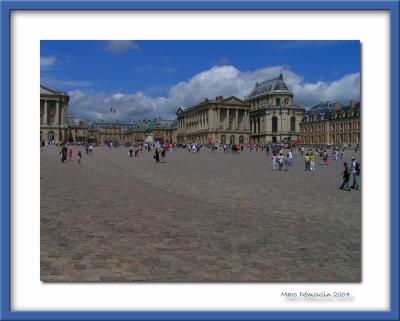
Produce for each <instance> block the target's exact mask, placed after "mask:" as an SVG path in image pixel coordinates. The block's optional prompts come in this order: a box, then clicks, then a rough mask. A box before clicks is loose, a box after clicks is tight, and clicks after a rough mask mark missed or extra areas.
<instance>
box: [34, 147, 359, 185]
mask: <svg viewBox="0 0 400 321" xmlns="http://www.w3.org/2000/svg"><path fill="white" fill-rule="evenodd" d="M57 145H58V144H57ZM44 146H45V145H44V144H43V142H41V149H44ZM60 146H61V151H60V156H61V162H63V163H64V162H65V161H72V160H74V156H75V158H76V160H77V163H78V164H82V158H83V156H82V152H81V150H80V148H81V147H83V148H84V149H85V152H86V155H87V156H88V157H90V156H92V155H93V150H94V146H95V145H94V144H90V143H83V144H76V143H67V144H60ZM103 146H105V147H106V148H107V149H109V150H112V149H113V148H118V147H120V146H124V147H126V148H128V156H129V157H130V158H133V157H134V158H139V155H140V154H142V153H143V152H144V151H147V152H151V151H153V153H154V154H153V159H154V161H155V162H156V163H165V162H166V158H167V153H170V152H172V151H175V150H176V149H183V150H185V149H186V150H187V151H188V152H189V153H199V152H201V151H202V150H205V151H206V150H208V151H211V152H217V151H219V150H221V151H222V152H223V153H224V154H226V153H228V154H233V155H238V154H240V153H243V152H253V151H254V152H265V154H266V156H267V157H271V161H272V170H273V171H275V170H279V171H289V168H290V167H292V166H294V155H298V157H300V158H303V159H304V168H305V169H304V170H305V171H309V172H314V171H315V170H316V164H317V162H318V161H319V165H321V166H328V165H329V160H332V161H343V160H344V159H345V150H346V149H345V148H342V149H339V148H338V147H331V148H329V149H326V148H321V147H317V148H315V149H312V148H308V149H306V148H305V147H304V146H302V145H296V146H295V145H290V144H261V145H260V144H241V145H232V144H217V143H215V144H197V143H191V144H172V143H162V142H160V141H156V142H154V143H142V142H132V143H127V144H124V145H120V144H115V143H113V142H108V143H106V144H104V145H103ZM72 147H78V148H79V150H78V151H75V155H74V151H73V148H72ZM75 149H76V148H75ZM347 150H348V149H347ZM358 150H359V145H357V146H356V147H355V148H354V152H355V154H357V152H358ZM360 167H361V166H360V162H359V161H358V160H356V158H355V157H353V158H352V159H351V162H350V165H349V163H348V162H344V163H343V169H342V171H341V173H340V176H341V177H342V179H343V182H342V184H341V186H340V187H339V188H340V189H342V190H346V191H350V190H351V189H355V190H359V189H360V173H361V169H360ZM351 177H352V180H353V181H352V185H351V186H350V178H351Z"/></svg>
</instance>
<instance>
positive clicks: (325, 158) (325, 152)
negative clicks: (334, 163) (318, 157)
mask: <svg viewBox="0 0 400 321" xmlns="http://www.w3.org/2000/svg"><path fill="white" fill-rule="evenodd" d="M322 159H323V160H324V165H328V152H327V151H326V150H324V156H322Z"/></svg>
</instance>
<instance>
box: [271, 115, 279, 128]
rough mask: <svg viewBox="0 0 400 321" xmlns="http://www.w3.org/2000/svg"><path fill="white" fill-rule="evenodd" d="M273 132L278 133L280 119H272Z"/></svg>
mask: <svg viewBox="0 0 400 321" xmlns="http://www.w3.org/2000/svg"><path fill="white" fill-rule="evenodd" d="M272 131H273V132H277V131H278V118H276V116H274V117H272Z"/></svg>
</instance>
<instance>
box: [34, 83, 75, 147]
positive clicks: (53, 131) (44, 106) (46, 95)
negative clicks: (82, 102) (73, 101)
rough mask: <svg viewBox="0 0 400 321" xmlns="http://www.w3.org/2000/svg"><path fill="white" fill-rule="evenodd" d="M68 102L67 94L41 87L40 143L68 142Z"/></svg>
mask: <svg viewBox="0 0 400 321" xmlns="http://www.w3.org/2000/svg"><path fill="white" fill-rule="evenodd" d="M68 102H69V96H68V95H67V93H65V92H60V91H56V90H53V89H50V88H47V87H45V86H42V85H41V86H40V141H45V142H59V141H64V140H66V138H67V135H68V126H67V115H68Z"/></svg>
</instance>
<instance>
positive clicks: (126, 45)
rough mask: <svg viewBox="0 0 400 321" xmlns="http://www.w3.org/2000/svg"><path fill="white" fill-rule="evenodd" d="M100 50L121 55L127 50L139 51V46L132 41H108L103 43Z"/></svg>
mask: <svg viewBox="0 0 400 321" xmlns="http://www.w3.org/2000/svg"><path fill="white" fill-rule="evenodd" d="M102 49H103V50H104V51H106V52H109V53H112V54H121V53H124V52H126V51H128V50H139V46H138V44H137V43H136V42H135V41H132V40H110V41H105V42H104V44H103V46H102Z"/></svg>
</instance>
